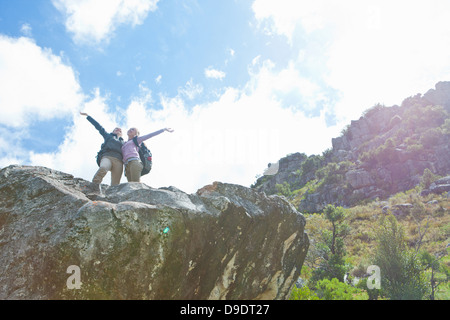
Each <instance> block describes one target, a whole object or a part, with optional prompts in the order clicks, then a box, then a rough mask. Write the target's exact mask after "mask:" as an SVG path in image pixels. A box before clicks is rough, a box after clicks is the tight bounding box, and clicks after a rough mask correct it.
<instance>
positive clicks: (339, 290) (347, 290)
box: [316, 278, 369, 300]
mask: <svg viewBox="0 0 450 320" xmlns="http://www.w3.org/2000/svg"><path fill="white" fill-rule="evenodd" d="M316 293H317V295H318V297H319V298H321V299H323V300H368V299H369V296H368V294H367V293H366V292H365V291H364V290H361V289H358V288H355V287H352V286H350V285H348V284H346V283H343V282H340V281H339V280H338V279H336V278H333V279H331V280H329V279H323V280H321V281H319V282H318V283H317V290H316Z"/></svg>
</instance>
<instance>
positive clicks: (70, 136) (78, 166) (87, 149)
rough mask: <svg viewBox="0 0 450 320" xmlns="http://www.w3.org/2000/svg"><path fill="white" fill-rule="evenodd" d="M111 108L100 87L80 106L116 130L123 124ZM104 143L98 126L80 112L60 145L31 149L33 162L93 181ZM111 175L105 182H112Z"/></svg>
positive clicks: (33, 163) (74, 117)
mask: <svg viewBox="0 0 450 320" xmlns="http://www.w3.org/2000/svg"><path fill="white" fill-rule="evenodd" d="M107 110H108V105H107V98H106V97H102V96H101V95H100V92H99V91H98V90H96V91H95V92H94V97H93V98H92V99H91V100H89V101H88V102H86V103H85V104H84V105H82V106H80V111H83V112H86V113H88V114H89V115H90V116H91V117H93V118H94V119H95V120H96V121H98V122H99V123H100V125H102V126H103V127H104V128H105V130H106V131H108V132H112V130H113V129H114V128H115V127H116V126H118V125H119V126H120V121H119V120H120V119H117V118H116V116H115V115H112V114H111V113H108V111H107ZM102 143H103V137H102V136H101V135H100V134H99V133H98V131H97V130H96V129H95V128H94V126H93V125H92V124H91V123H90V122H88V121H87V120H86V117H85V116H81V115H80V114H79V113H77V114H74V115H73V125H72V126H71V127H69V128H68V130H67V133H66V135H65V138H64V141H63V143H62V144H61V145H60V146H59V147H58V149H57V150H55V151H54V152H47V153H36V152H30V154H29V158H30V164H31V165H35V166H45V167H49V168H52V169H56V170H61V171H63V172H67V173H70V174H73V175H75V176H76V177H81V178H84V179H86V180H88V181H91V180H92V177H93V176H94V174H95V172H96V171H97V169H98V166H97V164H96V159H95V157H96V155H97V152H98V151H99V150H100V146H101V144H102ZM109 179H110V174H109V173H108V175H107V176H106V177H105V180H104V181H103V182H104V183H107V184H109V183H110V180H109Z"/></svg>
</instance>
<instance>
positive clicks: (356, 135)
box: [252, 82, 450, 212]
mask: <svg viewBox="0 0 450 320" xmlns="http://www.w3.org/2000/svg"><path fill="white" fill-rule="evenodd" d="M278 166H279V167H278V173H276V174H275V175H264V176H262V177H261V178H259V179H258V180H257V181H256V183H255V185H253V186H252V187H253V188H255V189H256V190H258V191H264V192H266V193H267V194H275V193H281V194H283V195H285V196H288V197H289V198H290V199H291V201H292V202H293V203H294V204H295V205H296V206H297V207H298V209H299V210H300V211H302V212H319V211H321V210H322V209H323V208H324V206H325V205H326V204H335V205H340V206H351V205H355V204H357V203H359V202H361V201H365V200H370V199H376V198H380V199H385V198H387V197H388V196H389V195H392V194H395V193H397V192H400V191H405V190H409V189H411V188H414V187H415V186H417V185H418V184H419V183H420V182H421V178H422V176H423V174H424V172H425V169H428V170H429V171H430V172H431V173H432V174H434V175H436V176H441V177H444V176H447V175H449V174H450V82H439V83H438V84H436V88H435V89H431V90H429V91H428V92H427V93H425V94H424V95H422V94H418V95H416V96H414V97H410V98H407V99H405V100H404V101H403V103H402V105H401V106H397V105H395V106H390V107H386V106H382V105H376V106H374V107H372V108H371V109H369V110H367V111H366V112H365V113H364V115H363V116H362V117H361V118H360V119H358V120H355V121H352V122H351V123H350V124H349V125H348V127H347V128H346V129H345V130H343V132H342V134H341V136H339V137H336V138H334V139H332V148H331V149H329V150H326V151H325V152H324V153H323V154H322V155H312V156H309V157H308V156H306V155H305V154H302V153H296V154H292V155H288V156H287V157H285V158H283V159H281V160H280V161H279V163H278ZM441 189H442V188H441ZM444 190H447V189H445V187H444ZM447 191H448V190H447Z"/></svg>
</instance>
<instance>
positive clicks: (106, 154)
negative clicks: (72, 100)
mask: <svg viewBox="0 0 450 320" xmlns="http://www.w3.org/2000/svg"><path fill="white" fill-rule="evenodd" d="M80 114H81V115H82V116H86V117H87V120H88V121H89V122H90V123H92V125H93V126H94V127H95V128H96V129H97V130H98V132H100V134H101V135H102V136H103V138H104V139H105V142H104V143H103V145H102V150H101V159H98V164H99V169H98V170H97V172H96V173H95V175H94V178H93V179H92V182H93V183H96V184H98V185H100V184H101V182H102V180H103V178H104V177H105V175H106V174H107V173H108V171H111V185H112V186H114V185H117V184H119V183H120V178H121V177H122V173H123V165H124V164H125V176H126V177H127V180H128V182H140V178H141V172H142V168H143V164H142V162H141V160H140V157H139V147H138V146H137V145H136V144H135V143H134V141H133V138H135V137H136V138H137V142H138V145H141V143H142V142H143V141H145V140H147V139H150V138H151V137H154V136H156V135H158V134H161V133H163V132H165V131H167V132H173V129H170V128H164V129H161V130H158V131H155V132H152V133H149V134H147V135H144V136H139V131H138V130H137V129H136V128H131V129H129V130H128V132H127V135H128V141H125V140H124V139H123V138H122V129H120V128H115V129H114V130H113V132H112V133H107V132H106V130H105V129H104V128H103V127H102V126H101V125H100V124H99V123H98V122H97V121H95V120H94V119H93V118H92V117H91V116H89V115H88V114H87V113H84V112H80Z"/></svg>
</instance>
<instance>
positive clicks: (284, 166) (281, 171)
mask: <svg viewBox="0 0 450 320" xmlns="http://www.w3.org/2000/svg"><path fill="white" fill-rule="evenodd" d="M306 158H307V156H306V155H305V154H304V153H293V154H290V155H287V156H286V157H284V158H281V159H280V160H279V161H278V162H277V163H274V164H272V163H270V164H269V165H268V167H267V169H266V171H265V172H264V175H263V176H262V177H260V178H258V181H257V182H256V184H255V186H254V187H255V189H257V190H258V191H264V192H266V193H268V194H274V193H276V192H277V188H276V186H277V184H283V183H284V182H287V183H288V184H289V185H291V186H295V185H297V184H299V182H300V181H299V170H300V168H301V165H302V163H303V162H304V161H305V160H306ZM273 168H275V169H273Z"/></svg>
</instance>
